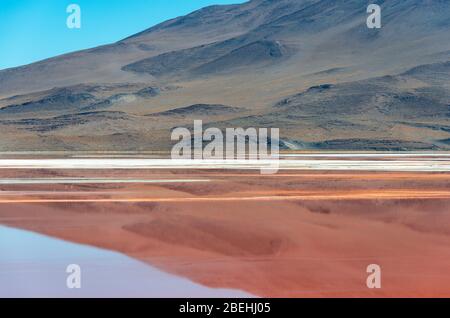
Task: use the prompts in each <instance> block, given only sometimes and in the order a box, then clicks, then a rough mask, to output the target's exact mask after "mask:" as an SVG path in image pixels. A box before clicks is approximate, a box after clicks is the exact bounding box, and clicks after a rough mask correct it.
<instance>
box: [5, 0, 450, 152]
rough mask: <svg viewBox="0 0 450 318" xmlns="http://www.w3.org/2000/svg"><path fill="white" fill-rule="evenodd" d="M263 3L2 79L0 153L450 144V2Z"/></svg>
mask: <svg viewBox="0 0 450 318" xmlns="http://www.w3.org/2000/svg"><path fill="white" fill-rule="evenodd" d="M375 2H376V3H378V4H380V5H381V7H382V28H381V29H368V28H367V26H366V18H367V15H368V14H367V13H366V8H367V5H368V4H369V3H372V1H366V0H333V1H330V0H253V1H249V2H246V3H244V4H240V5H227V6H212V7H207V8H204V9H201V10H199V11H196V12H193V13H191V14H189V15H187V16H184V17H179V18H175V19H173V20H170V21H167V22H164V23H162V24H160V25H157V26H154V27H152V28H150V29H148V30H145V31H143V32H141V33H139V34H136V35H134V36H131V37H129V38H127V39H124V40H122V41H119V42H117V43H113V44H111V45H107V46H103V47H98V48H93V49H90V50H85V51H80V52H75V53H71V54H66V55H64V56H59V57H55V58H51V59H48V60H45V61H41V62H38V63H34V64H31V65H26V66H22V67H18V68H13V69H7V70H3V71H0V129H1V130H2V132H3V133H2V136H1V138H0V149H1V150H36V149H48V150H167V149H170V147H171V142H170V131H171V129H173V128H174V127H176V126H186V127H189V126H191V125H192V122H193V120H194V119H203V120H204V122H205V125H206V126H216V127H220V128H225V127H239V126H242V127H278V128H280V133H281V138H282V141H283V142H282V144H283V146H284V147H285V148H290V149H333V150H418V149H420V150H445V149H448V148H449V147H450V143H449V142H448V140H449V139H450V121H449V118H450V116H449V115H450V81H449V77H450V32H449V31H450V19H449V17H450V2H449V1H446V0H427V1H419V0H389V1H375Z"/></svg>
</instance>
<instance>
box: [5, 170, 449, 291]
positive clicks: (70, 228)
mask: <svg viewBox="0 0 450 318" xmlns="http://www.w3.org/2000/svg"><path fill="white" fill-rule="evenodd" d="M1 174H2V176H1V177H2V178H30V177H33V178H76V177H77V176H80V175H82V176H83V177H91V178H105V177H109V178H115V179H120V178H122V179H125V178H128V179H132V178H139V179H148V180H174V179H178V180H193V179H195V180H203V181H204V182H175V183H171V182H166V183H164V182H161V183H148V184H147V183H132V182H131V183H122V184H121V183H100V184H95V183H92V184H89V183H81V184H59V183H57V184H23V183H22V184H1V185H0V189H1V190H2V191H0V223H1V224H4V225H8V226H12V227H17V228H22V229H28V230H32V231H35V232H39V233H44V234H47V235H50V236H53V237H57V238H62V239H65V240H68V241H72V242H76V243H84V244H89V245H92V246H97V247H102V248H106V249H110V250H113V251H119V252H123V253H125V254H127V255H129V256H131V257H133V258H136V259H139V260H143V261H145V262H147V263H149V264H151V265H153V266H156V267H158V268H160V269H162V270H164V271H166V272H169V273H173V274H177V275H180V276H183V277H187V278H189V279H191V280H193V281H194V282H197V283H201V284H203V285H206V286H210V287H222V288H233V289H240V290H243V291H246V292H249V293H251V294H254V295H258V296H269V297H331V296H351V297H354V296H362V297H384V296H388V297H392V296H406V297H431V296H438V297H439V296H440V297H443V296H447V297H448V296H450V273H449V272H448V268H450V208H449V207H450V174H448V173H425V172H421V173H413V172H403V173H395V172H377V173H375V172H361V171H360V172H338V171H334V172H329V171H328V172H327V171H322V172H304V171H289V172H280V173H279V174H277V175H273V176H261V175H260V174H259V173H258V172H254V171H248V172H245V171H220V170H216V171H214V170H211V171H196V170H192V171H188V172H182V171H180V170H164V171H158V170H139V171H137V170H128V171H120V170H114V171H101V170H95V171H93V170H90V171H80V170H64V171H61V170H58V171H51V170H33V171H32V176H30V171H24V170H14V169H12V170H11V169H10V170H3V171H1ZM372 263H376V264H379V265H380V266H381V268H382V288H381V289H379V290H370V289H368V288H367V287H366V278H367V273H366V267H367V265H369V264H372Z"/></svg>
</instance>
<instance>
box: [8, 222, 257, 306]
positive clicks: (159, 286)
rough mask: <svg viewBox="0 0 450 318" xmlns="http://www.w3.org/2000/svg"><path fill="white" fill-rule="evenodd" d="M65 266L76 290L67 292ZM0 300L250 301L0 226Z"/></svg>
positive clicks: (241, 295)
mask: <svg viewBox="0 0 450 318" xmlns="http://www.w3.org/2000/svg"><path fill="white" fill-rule="evenodd" d="M69 264H78V265H80V266H81V275H82V276H81V289H68V288H67V285H66V280H67V277H68V275H69V274H67V273H66V267H67V266H68V265H69ZM0 297H2V298H9V297H59V298H72V297H73V298H78V297H156V298H159V297H181V298H185V297H187V298H199V297H211V298H217V297H230V298H246V297H252V296H251V295H250V294H247V293H245V292H242V291H238V290H231V289H214V288H209V287H205V286H202V285H199V284H196V283H194V282H192V281H190V280H188V279H185V278H181V277H178V276H175V275H171V274H167V273H164V272H162V271H160V270H158V269H156V268H154V267H152V266H149V265H147V264H145V263H142V262H139V261H137V260H134V259H132V258H130V257H127V256H125V255H123V254H120V253H116V252H111V251H107V250H103V249H99V248H94V247H89V246H84V245H80V244H74V243H70V242H66V241H62V240H58V239H54V238H50V237H47V236H44V235H40V234H36V233H33V232H29V231H24V230H18V229H13V228H9V227H5V226H0Z"/></svg>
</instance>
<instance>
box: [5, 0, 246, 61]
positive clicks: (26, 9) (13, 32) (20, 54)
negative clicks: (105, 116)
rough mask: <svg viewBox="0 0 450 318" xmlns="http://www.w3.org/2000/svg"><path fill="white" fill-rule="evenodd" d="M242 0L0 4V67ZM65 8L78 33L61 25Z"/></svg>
mask: <svg viewBox="0 0 450 318" xmlns="http://www.w3.org/2000/svg"><path fill="white" fill-rule="evenodd" d="M242 2H245V1H244V0H0V69H5V68H9V67H15V66H20V65H24V64H29V63H32V62H35V61H39V60H42V59H45V58H48V57H52V56H56V55H60V54H64V53H68V52H72V51H76V50H81V49H86V48H90V47H95V46H98V45H102V44H108V43H112V42H115V41H118V40H120V39H123V38H125V37H127V36H130V35H132V34H134V33H137V32H140V31H142V30H145V29H147V28H149V27H151V26H153V25H155V24H157V23H159V22H162V21H165V20H167V19H170V18H174V17H177V16H180V15H184V14H187V13H189V12H192V11H194V10H196V9H199V8H202V7H205V6H208V5H212V4H230V3H242ZM69 4H78V5H79V6H80V7H81V22H82V27H81V29H69V28H67V26H66V20H67V17H68V15H69V14H68V13H66V8H67V6H68V5H69Z"/></svg>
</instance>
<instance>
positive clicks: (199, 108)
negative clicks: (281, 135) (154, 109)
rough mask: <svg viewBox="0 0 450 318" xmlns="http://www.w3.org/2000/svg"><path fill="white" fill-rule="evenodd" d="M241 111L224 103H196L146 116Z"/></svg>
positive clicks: (195, 114)
mask: <svg viewBox="0 0 450 318" xmlns="http://www.w3.org/2000/svg"><path fill="white" fill-rule="evenodd" d="M239 111H242V110H241V109H239V108H237V107H231V106H226V105H211V104H196V105H190V106H186V107H181V108H175V109H171V110H168V111H164V112H159V113H153V114H149V115H148V116H218V115H225V114H233V113H237V112H239Z"/></svg>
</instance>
